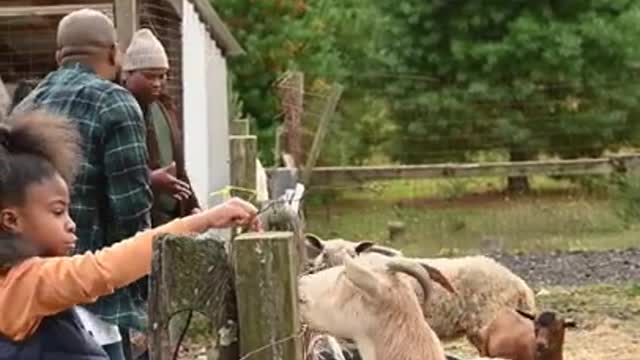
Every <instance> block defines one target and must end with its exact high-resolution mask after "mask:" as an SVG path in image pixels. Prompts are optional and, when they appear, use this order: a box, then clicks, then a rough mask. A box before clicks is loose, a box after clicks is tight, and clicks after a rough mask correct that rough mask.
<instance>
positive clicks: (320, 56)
mask: <svg viewBox="0 0 640 360" xmlns="http://www.w3.org/2000/svg"><path fill="white" fill-rule="evenodd" d="M214 6H215V7H216V9H218V10H219V11H220V12H221V14H222V17H223V18H224V19H225V21H226V22H227V23H228V24H229V26H230V27H231V31H232V32H233V34H234V35H235V36H236V37H237V38H238V39H239V41H240V43H241V44H242V46H243V47H244V48H245V49H246V51H247V54H246V55H244V56H242V57H239V58H237V59H233V60H232V62H231V63H230V67H231V70H232V75H233V80H234V89H235V90H236V91H238V93H239V94H240V97H241V98H242V100H243V103H244V110H245V111H246V112H247V113H248V114H249V115H251V117H253V118H255V119H256V124H255V125H256V126H257V130H258V138H259V150H260V153H261V157H262V158H263V160H264V161H265V162H266V163H270V162H271V161H272V160H273V159H272V158H271V149H272V148H273V139H274V131H275V126H276V125H277V124H278V121H279V111H280V108H279V103H278V99H277V97H276V96H277V94H276V91H274V89H273V87H272V86H273V84H274V82H275V80H276V79H277V78H278V77H279V76H280V75H281V74H282V73H283V72H284V71H286V70H300V71H303V72H304V73H305V82H306V84H307V85H308V87H307V90H308V91H311V92H313V91H314V87H322V84H325V83H328V82H330V81H342V82H344V81H345V80H346V79H347V75H348V74H349V73H350V72H352V71H356V70H357V69H358V68H359V67H361V66H367V62H369V59H374V58H375V57H376V56H377V55H376V53H375V51H373V50H372V49H373V48H374V46H375V42H374V41H373V40H374V39H375V34H376V33H377V32H378V31H380V30H381V28H380V27H378V26H376V23H377V21H379V19H380V17H378V16H377V15H376V13H375V12H376V11H377V10H378V9H377V8H376V7H375V6H374V5H373V4H372V3H371V2H369V1H367V0H343V1H340V2H335V1H330V0H318V1H314V2H305V1H304V0H293V1H286V0H273V1H236V0H216V1H215V2H214ZM371 61H372V62H373V61H375V60H371Z"/></svg>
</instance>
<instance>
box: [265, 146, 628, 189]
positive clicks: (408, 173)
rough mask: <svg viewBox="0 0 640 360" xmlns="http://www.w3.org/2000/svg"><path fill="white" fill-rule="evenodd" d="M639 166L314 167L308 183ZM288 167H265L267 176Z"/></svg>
mask: <svg viewBox="0 0 640 360" xmlns="http://www.w3.org/2000/svg"><path fill="white" fill-rule="evenodd" d="M636 169H640V154H633V155H620V156H612V157H607V158H598V159H575V160H543V161H520V162H494V163H474V164H432V165H391V166H345V167H317V168H314V169H313V177H312V178H311V186H334V185H353V184H361V183H366V182H369V181H379V180H395V179H436V178H457V177H508V176H523V175H588V174H592V175H597V174H610V173H613V172H624V171H633V170H636ZM280 172H285V173H290V172H291V169H286V168H277V169H270V170H267V173H268V174H269V176H270V177H273V176H278V173H280Z"/></svg>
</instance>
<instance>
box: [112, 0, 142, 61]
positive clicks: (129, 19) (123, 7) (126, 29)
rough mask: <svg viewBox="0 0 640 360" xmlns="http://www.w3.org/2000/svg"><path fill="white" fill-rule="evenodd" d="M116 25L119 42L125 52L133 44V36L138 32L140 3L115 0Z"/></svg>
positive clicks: (130, 0)
mask: <svg viewBox="0 0 640 360" xmlns="http://www.w3.org/2000/svg"><path fill="white" fill-rule="evenodd" d="M114 6H115V12H114V13H115V23H116V30H117V31H118V42H119V44H120V48H121V49H122V51H125V50H126V49H127V47H128V46H129V43H130V42H131V38H132V37H133V34H134V33H135V32H136V31H137V30H138V27H139V24H138V1H137V0H114Z"/></svg>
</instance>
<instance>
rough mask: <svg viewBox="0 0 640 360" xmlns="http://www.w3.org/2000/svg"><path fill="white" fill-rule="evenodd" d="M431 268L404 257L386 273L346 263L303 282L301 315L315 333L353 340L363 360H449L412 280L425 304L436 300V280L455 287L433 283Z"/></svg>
mask: <svg viewBox="0 0 640 360" xmlns="http://www.w3.org/2000/svg"><path fill="white" fill-rule="evenodd" d="M427 268H429V267H428V266H425V265H420V264H418V263H416V262H414V261H410V260H407V259H402V258H398V259H393V260H391V261H389V262H387V263H386V264H385V266H384V268H383V267H378V266H372V265H371V264H370V263H368V262H366V261H363V260H362V259H359V258H356V259H352V258H346V259H345V260H344V265H342V266H337V267H333V268H330V269H326V270H323V271H320V272H317V273H314V274H309V275H305V276H303V277H301V278H300V281H299V294H300V297H301V298H300V313H301V315H302V318H303V320H304V321H305V323H307V324H308V325H309V326H310V328H311V329H312V330H316V331H325V332H328V333H330V334H332V335H335V336H338V337H341V338H347V339H353V340H354V341H355V343H356V344H357V346H358V350H359V353H360V355H361V357H362V359H363V360H376V359H379V360H380V359H395V360H445V356H444V350H443V349H442V345H441V344H440V341H439V340H438V337H437V336H436V334H435V333H434V332H433V331H432V330H431V328H430V327H429V325H428V324H427V322H425V321H424V318H423V314H422V308H421V306H420V303H419V301H418V297H417V296H416V292H415V290H414V289H413V287H412V286H411V285H410V284H411V282H410V281H407V280H409V279H413V280H414V281H415V282H416V283H417V284H419V286H420V288H421V292H422V294H423V296H424V298H425V299H428V298H430V297H431V295H432V290H433V288H434V286H433V284H432V281H431V278H433V280H434V281H437V282H441V281H443V280H442V279H444V282H443V283H442V284H441V285H443V286H444V287H446V288H451V286H450V284H449V283H447V282H446V279H445V278H444V276H441V277H435V278H434V277H433V276H431V278H430V274H429V272H428V271H427ZM430 272H431V273H436V272H438V271H437V270H436V269H433V268H430ZM407 276H408V277H407Z"/></svg>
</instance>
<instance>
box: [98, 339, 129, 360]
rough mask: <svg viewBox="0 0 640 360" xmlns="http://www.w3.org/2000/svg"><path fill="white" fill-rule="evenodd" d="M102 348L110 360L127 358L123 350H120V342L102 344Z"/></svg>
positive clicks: (124, 359)
mask: <svg viewBox="0 0 640 360" xmlns="http://www.w3.org/2000/svg"><path fill="white" fill-rule="evenodd" d="M102 348H103V349H104V351H105V352H106V353H107V355H109V359H111V360H127V359H126V358H125V356H124V351H123V350H122V342H117V343H113V344H109V345H104V346H103V347H102Z"/></svg>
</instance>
